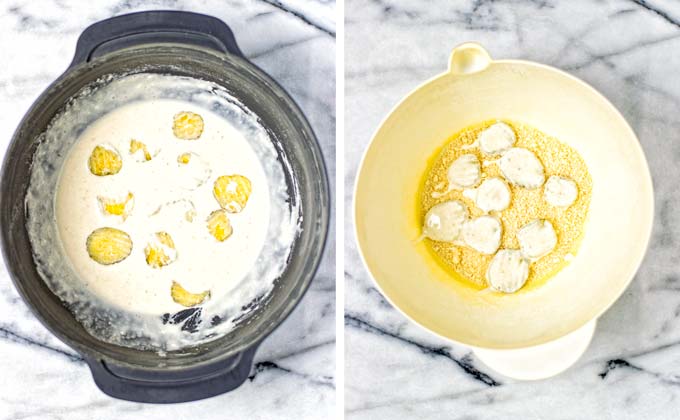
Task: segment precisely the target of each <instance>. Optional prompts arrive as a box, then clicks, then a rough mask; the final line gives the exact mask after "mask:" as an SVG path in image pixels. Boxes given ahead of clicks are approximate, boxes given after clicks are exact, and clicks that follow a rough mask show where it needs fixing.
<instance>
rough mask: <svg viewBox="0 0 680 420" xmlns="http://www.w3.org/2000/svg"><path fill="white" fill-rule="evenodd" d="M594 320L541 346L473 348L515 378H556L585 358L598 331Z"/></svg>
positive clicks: (485, 360)
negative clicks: (501, 348)
mask: <svg viewBox="0 0 680 420" xmlns="http://www.w3.org/2000/svg"><path fill="white" fill-rule="evenodd" d="M596 324H597V321H596V320H592V321H590V322H588V323H587V324H585V325H584V326H582V327H581V328H579V329H578V330H576V331H573V332H571V333H569V334H567V335H565V336H564V337H560V338H558V339H557V340H553V341H550V342H548V343H545V344H540V345H538V346H532V347H525V348H521V349H512V350H490V349H482V348H474V353H475V356H477V358H478V359H479V360H480V361H481V362H482V363H483V364H485V365H486V366H487V367H489V368H491V369H492V370H494V371H496V372H498V373H500V374H501V375H503V376H507V377H509V378H512V379H518V380H523V381H533V380H538V379H545V378H549V377H551V376H555V375H557V374H559V373H561V372H563V371H565V370H567V369H568V368H569V367H571V366H572V365H573V364H574V363H576V361H577V360H578V359H579V358H580V357H581V356H582V355H583V353H584V352H585V351H586V349H587V348H588V345H589V344H590V340H591V339H592V338H593V333H594V332H595V325H596Z"/></svg>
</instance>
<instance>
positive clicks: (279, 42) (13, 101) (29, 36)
mask: <svg viewBox="0 0 680 420" xmlns="http://www.w3.org/2000/svg"><path fill="white" fill-rule="evenodd" d="M148 9H177V10H191V11H196V12H202V13H206V14H210V15H214V16H216V17H219V18H221V19H223V20H224V21H225V22H227V23H228V24H229V25H230V26H231V28H232V30H233V31H234V33H235V35H236V38H237V41H238V42H239V45H240V47H241V49H242V50H243V51H244V53H245V54H246V56H248V57H249V58H251V59H252V60H253V61H254V62H255V63H256V64H257V65H258V66H260V67H262V68H263V69H264V70H265V71H267V72H268V73H269V74H270V75H272V76H273V77H274V78H275V79H276V80H278V81H279V82H280V83H281V84H282V85H283V86H284V88H285V89H286V90H288V92H289V93H290V94H291V95H292V96H293V97H294V98H295V100H296V101H297V102H298V104H299V105H300V106H301V107H302V108H303V110H304V111H305V113H306V115H307V117H308V118H309V120H310V122H311V124H312V126H313V128H314V130H315V132H316V134H317V136H318V138H319V141H320V142H321V145H322V148H323V152H324V154H325V157H326V161H327V164H328V169H329V176H330V178H331V180H333V179H334V178H335V23H334V22H335V5H334V1H332V0H285V1H272V0H252V1H245V0H242V1H238V0H229V1H221V0H205V1H174V0H151V1H127V0H126V1H119V0H104V1H97V2H93V1H90V2H83V1H77V0H36V1H31V2H24V1H5V2H2V3H0V28H1V29H0V44H1V45H2V50H1V51H0V58H2V62H3V63H4V65H3V66H2V70H0V134H1V135H0V138H1V139H2V140H0V150H2V153H3V154H4V150H5V149H6V147H7V144H8V142H9V139H10V138H11V136H12V133H13V130H14V128H15V127H16V126H17V124H18V122H19V120H20V119H21V117H22V116H23V114H24V113H25V112H26V110H27V109H28V107H29V106H30V104H31V103H32V101H33V100H34V99H35V98H36V97H37V96H38V95H39V94H40V93H41V92H42V91H43V89H44V88H45V87H47V85H48V84H49V83H50V82H51V81H53V80H54V79H55V78H56V77H57V76H58V75H59V74H60V73H61V72H62V71H63V70H64V69H65V68H66V67H67V66H68V64H69V62H70V60H71V58H72V55H73V51H74V48H75V44H76V40H77V37H78V35H79V34H80V32H81V31H82V30H83V29H84V28H85V27H86V26H87V25H89V24H90V23H93V22H95V21H97V20H100V19H104V18H107V17H110V16H113V15H118V14H123V13H128V12H132V11H140V10H148ZM333 189H334V188H331V190H333ZM334 225H335V223H334V222H332V223H331V226H334ZM333 237H334V233H333V232H331V233H330V235H329V238H333ZM334 260H335V249H334V243H333V242H332V241H330V242H329V243H328V246H327V248H326V255H325V258H324V261H323V262H322V265H321V267H320V269H319V272H318V275H317V278H316V279H315V281H314V282H313V283H312V286H311V289H310V290H309V292H308V293H307V295H306V296H305V298H304V299H303V301H302V302H301V303H300V305H299V306H298V307H297V308H296V310H295V311H294V312H293V314H292V315H291V316H290V317H289V318H288V319H287V320H286V321H285V322H284V324H283V325H281V326H280V327H279V328H278V329H277V330H276V331H275V332H274V334H272V335H271V336H270V337H269V338H268V339H267V340H266V341H265V342H264V344H263V345H262V346H261V347H260V350H259V351H258V353H257V356H256V359H255V366H254V369H253V371H252V372H251V375H250V379H249V380H248V381H247V382H246V383H245V384H244V385H243V386H242V387H241V388H239V389H238V390H236V391H234V392H231V393H229V394H225V395H221V396H218V397H214V398H211V399H208V400H204V401H198V402H192V403H185V404H180V405H171V406H157V405H144V404H136V403H128V402H123V401H118V400H114V399H112V398H109V397H107V396H105V395H104V394H102V393H101V392H100V391H99V390H98V389H97V388H96V387H95V385H94V383H93V382H92V378H91V376H90V373H89V370H88V369H87V367H86V365H85V363H84V362H83V361H82V359H81V358H80V357H79V356H78V355H77V354H76V353H75V352H74V351H73V350H71V349H70V348H68V347H66V346H65V345H64V344H62V343H61V342H59V341H58V340H57V339H56V338H54V337H53V336H52V335H51V334H50V333H49V332H48V331H47V330H46V329H45V328H44V327H43V326H42V325H41V324H40V323H39V322H38V321H37V320H36V319H35V317H34V316H33V315H32V314H31V313H30V312H29V310H28V308H27V307H26V305H25V304H24V303H23V302H22V301H21V299H20V298H19V296H18V295H17V293H16V291H15V290H14V288H13V286H12V284H11V281H10V279H9V276H8V274H7V270H6V268H5V267H4V264H2V265H0V313H1V316H0V372H2V374H1V375H0V419H3V420H4V419H8V420H9V419H35V420H62V419H68V420H79V419H83V420H92V419H112V418H116V419H121V420H125V419H140V418H144V419H149V420H152V419H170V418H179V419H181V418H200V419H202V420H210V419H215V420H217V419H219V420H222V419H225V418H232V419H238V418H252V419H319V418H330V417H332V414H331V413H333V410H334V407H335V378H334V376H335V280H334V276H335V263H334Z"/></svg>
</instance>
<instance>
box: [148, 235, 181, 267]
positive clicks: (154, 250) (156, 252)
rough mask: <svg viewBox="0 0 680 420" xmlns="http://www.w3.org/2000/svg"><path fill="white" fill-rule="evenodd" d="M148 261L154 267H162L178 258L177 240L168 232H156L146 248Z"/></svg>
mask: <svg viewBox="0 0 680 420" xmlns="http://www.w3.org/2000/svg"><path fill="white" fill-rule="evenodd" d="M144 255H145V256H146V263H147V264H148V265H149V266H150V267H152V268H161V267H165V266H166V265H168V264H170V263H172V262H173V261H175V260H176V259H177V249H176V248H175V242H174V241H173V240H172V237H171V236H170V234H169V233H167V232H156V233H155V234H154V236H153V239H152V240H151V241H150V242H149V243H148V244H147V245H146V248H144Z"/></svg>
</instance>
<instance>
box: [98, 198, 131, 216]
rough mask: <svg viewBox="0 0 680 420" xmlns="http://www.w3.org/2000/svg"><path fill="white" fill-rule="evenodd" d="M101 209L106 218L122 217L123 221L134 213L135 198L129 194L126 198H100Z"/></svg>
mask: <svg viewBox="0 0 680 420" xmlns="http://www.w3.org/2000/svg"><path fill="white" fill-rule="evenodd" d="M97 201H98V202H99V208H100V209H101V211H102V213H104V215H106V216H121V217H122V218H123V220H125V219H127V217H128V216H129V215H130V214H131V213H132V208H133V207H134V205H135V196H134V195H133V194H132V193H131V192H129V193H127V195H126V196H125V197H124V198H121V197H117V198H112V197H104V196H101V195H100V196H98V197H97Z"/></svg>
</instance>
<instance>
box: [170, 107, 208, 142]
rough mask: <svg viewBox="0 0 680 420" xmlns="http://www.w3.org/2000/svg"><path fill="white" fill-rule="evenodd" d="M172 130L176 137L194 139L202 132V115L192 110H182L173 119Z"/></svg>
mask: <svg viewBox="0 0 680 420" xmlns="http://www.w3.org/2000/svg"><path fill="white" fill-rule="evenodd" d="M172 132H173V134H174V135H175V137H177V138H178V139H182V140H196V139H198V138H199V137H201V134H203V117H201V116H200V115H198V114H196V113H193V112H189V111H182V112H180V113H178V114H176V115H175V117H174V119H173V124H172Z"/></svg>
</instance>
